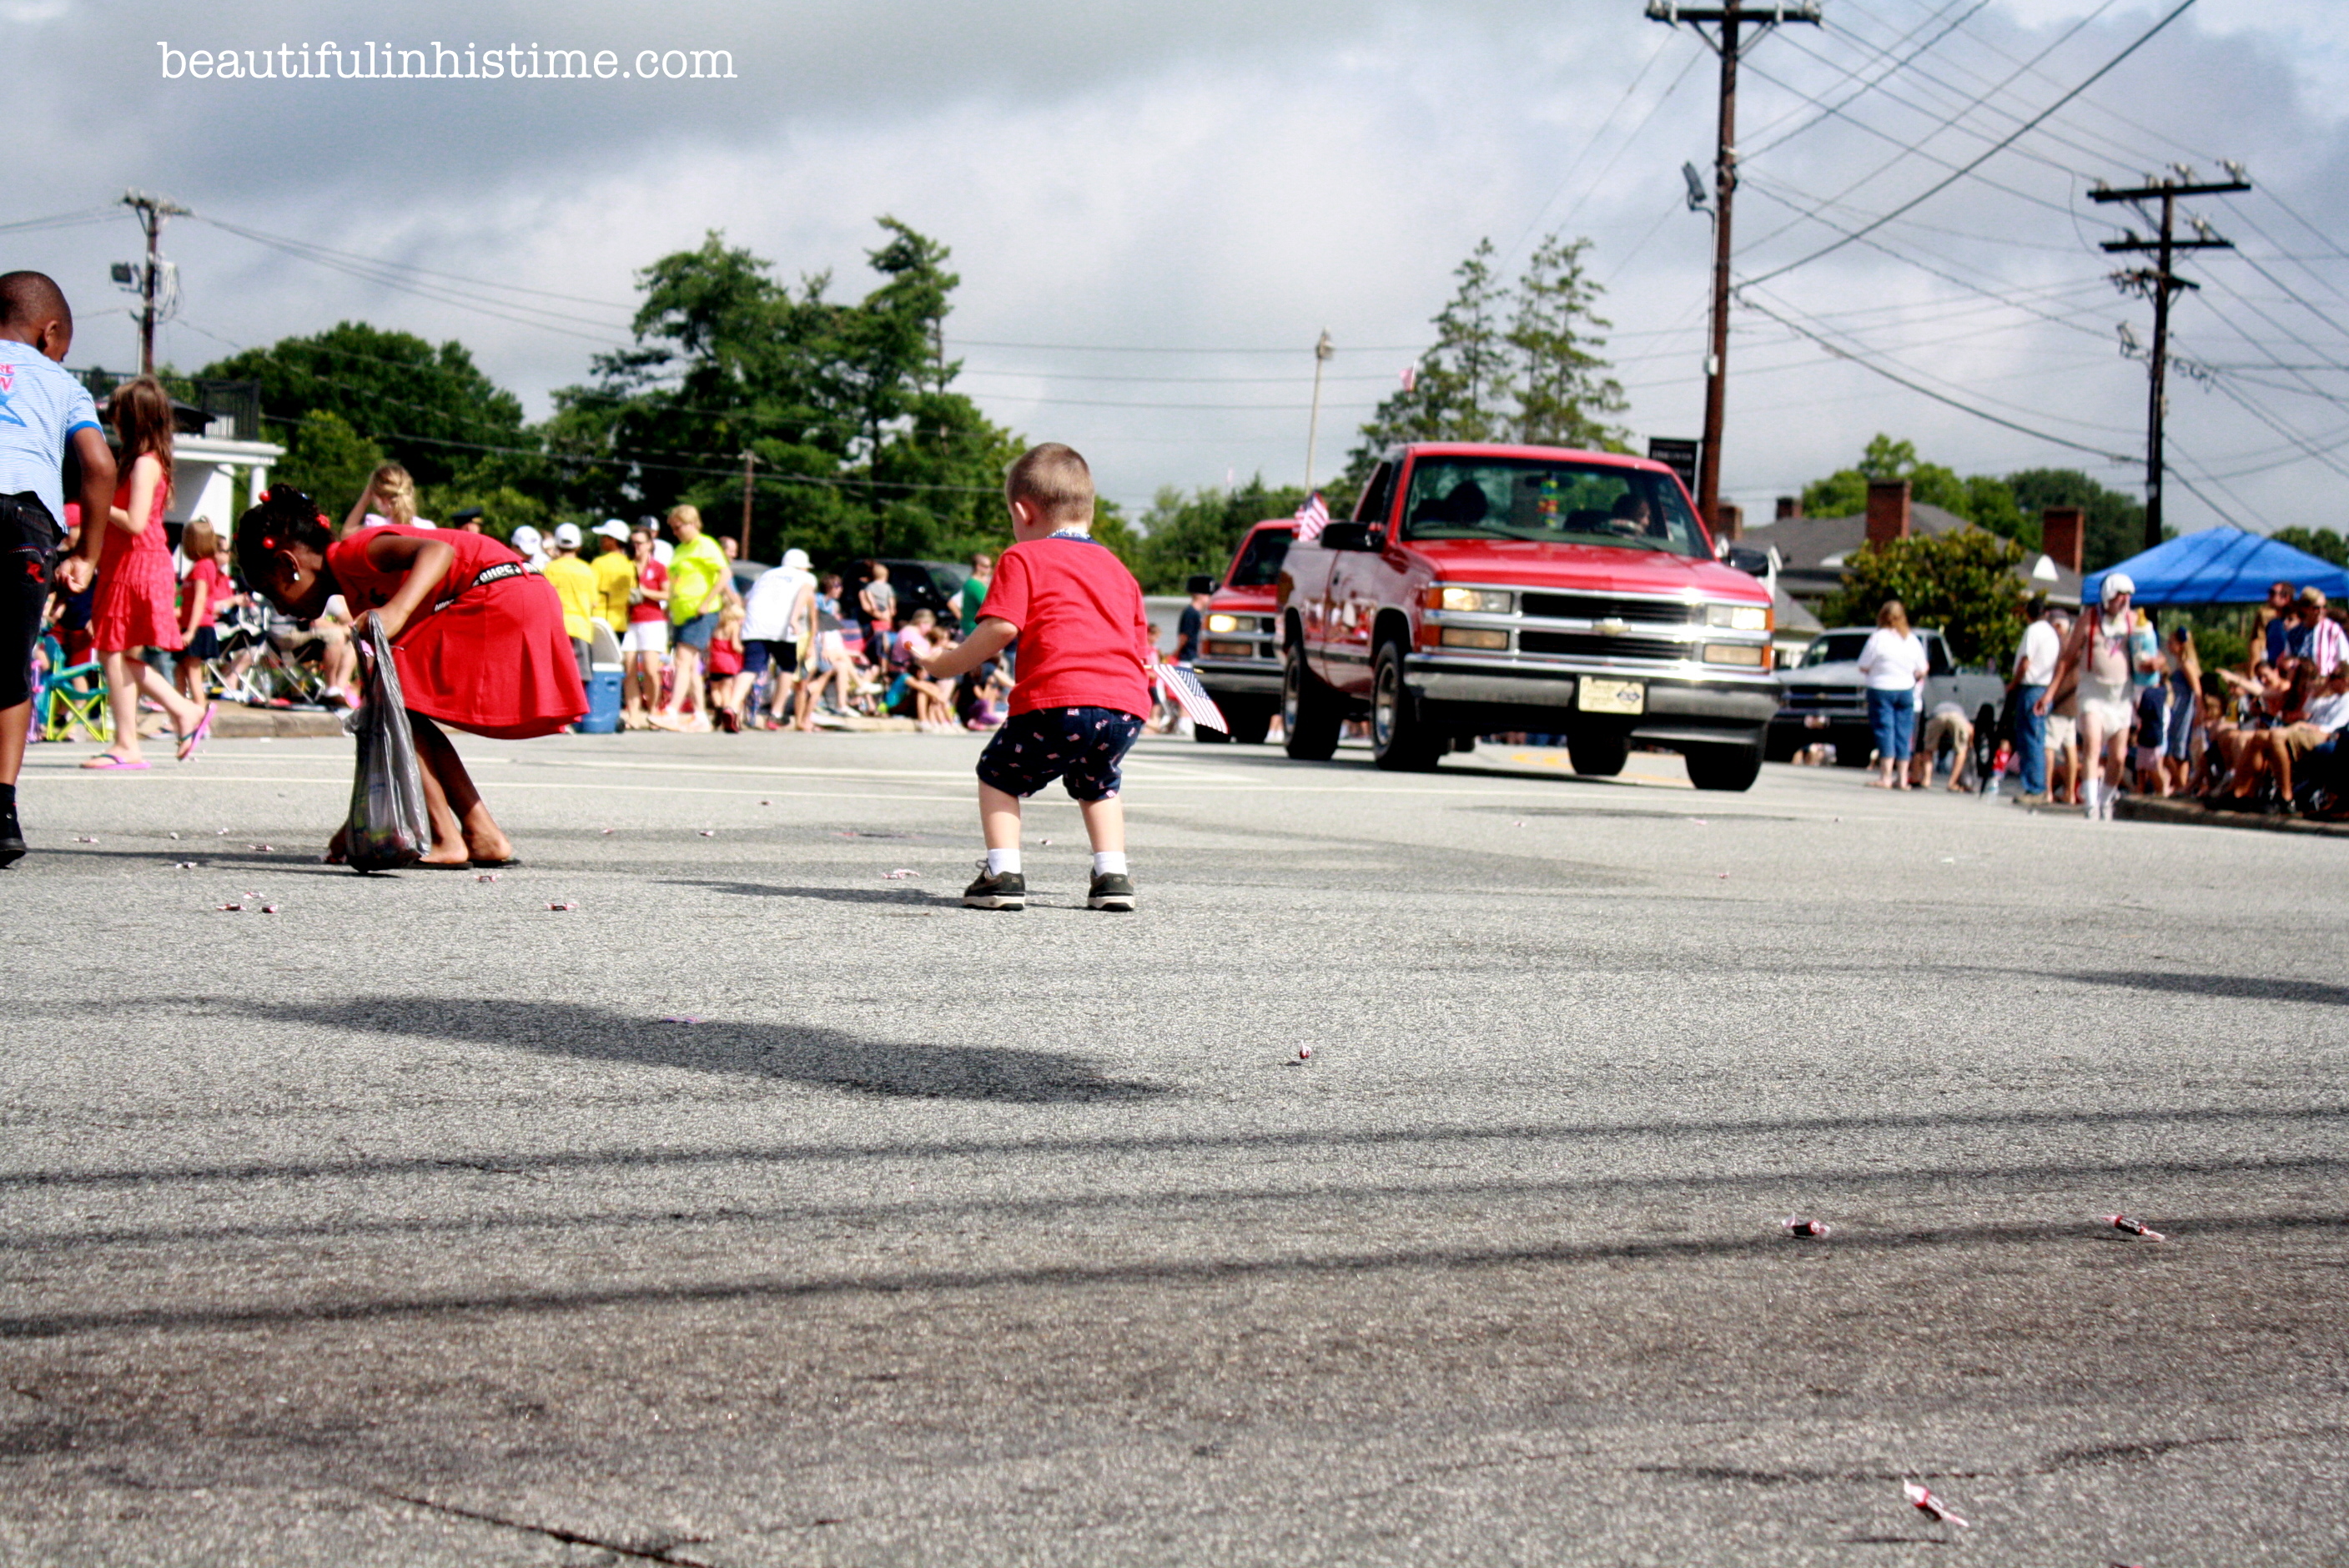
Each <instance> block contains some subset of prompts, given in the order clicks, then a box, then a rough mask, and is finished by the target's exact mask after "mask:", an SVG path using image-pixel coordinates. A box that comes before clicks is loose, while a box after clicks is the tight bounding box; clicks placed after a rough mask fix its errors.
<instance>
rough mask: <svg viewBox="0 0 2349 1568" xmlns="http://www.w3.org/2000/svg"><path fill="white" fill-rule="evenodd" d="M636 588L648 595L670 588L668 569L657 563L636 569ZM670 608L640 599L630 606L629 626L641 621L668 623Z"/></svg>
mask: <svg viewBox="0 0 2349 1568" xmlns="http://www.w3.org/2000/svg"><path fill="white" fill-rule="evenodd" d="M636 586H638V587H640V588H642V589H643V590H644V591H645V592H646V593H659V592H661V591H662V590H663V589H665V588H667V586H668V568H667V567H666V566H663V565H662V564H661V563H660V562H657V561H647V562H645V563H644V564H643V565H642V566H639V567H637V568H636ZM667 619H668V608H667V605H665V604H662V603H660V602H659V601H657V600H654V599H639V600H637V601H636V603H633V604H631V605H629V606H628V624H630V625H632V626H633V625H635V624H636V623H637V622H639V621H666V620H667Z"/></svg>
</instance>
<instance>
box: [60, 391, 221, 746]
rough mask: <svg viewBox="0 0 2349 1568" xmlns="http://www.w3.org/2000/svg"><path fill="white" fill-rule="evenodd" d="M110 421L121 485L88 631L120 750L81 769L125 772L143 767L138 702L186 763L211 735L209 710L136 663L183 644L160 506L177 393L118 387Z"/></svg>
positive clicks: (167, 483) (167, 480)
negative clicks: (145, 704) (161, 722)
mask: <svg viewBox="0 0 2349 1568" xmlns="http://www.w3.org/2000/svg"><path fill="white" fill-rule="evenodd" d="M109 416H110V417H111V418H112V419H113V421H114V428H115V432H116V434H118V435H119V436H120V437H121V438H122V456H121V459H120V465H121V474H122V478H121V480H120V482H119V484H117V485H116V486H115V490H114V505H113V508H112V509H111V511H110V514H109V518H108V521H107V523H106V538H105V542H104V546H103V549H102V551H101V552H100V554H99V556H98V592H97V593H96V595H95V596H94V597H93V598H92V599H91V601H90V616H89V632H90V643H91V645H92V646H93V647H95V648H96V649H97V650H98V663H99V664H100V665H102V666H104V668H105V671H106V699H107V706H108V707H109V708H110V709H112V711H113V714H114V744H113V745H111V746H109V747H108V748H106V749H105V750H104V751H101V752H99V753H98V755H97V756H96V757H93V758H90V759H89V760H88V761H87V762H85V763H83V764H82V766H83V767H84V768H93V769H118V770H125V771H127V770H129V769H143V768H145V767H146V766H147V759H146V758H143V757H141V756H140V753H139V699H140V696H142V695H143V696H147V697H148V698H150V699H151V700H152V701H153V702H154V703H155V705H156V706H157V707H160V708H161V709H162V710H163V711H164V712H165V713H166V714H169V715H170V716H171V730H172V733H173V734H175V735H177V736H178V737H179V738H180V760H181V761H182V762H185V761H186V760H187V759H188V758H191V757H192V756H194V755H195V752H196V748H198V747H199V746H202V744H203V743H204V738H205V737H206V736H208V735H210V734H211V733H212V705H211V704H209V703H205V704H202V705H199V704H197V703H193V702H191V701H189V700H188V699H187V698H186V697H184V696H181V695H180V694H179V693H178V692H176V691H174V690H173V689H172V688H171V684H170V683H169V682H167V681H166V680H164V679H163V677H162V676H159V675H157V674H156V673H155V672H154V671H153V670H152V669H150V668H149V667H148V665H147V661H146V660H144V659H142V658H140V656H139V655H140V651H141V650H143V649H147V648H161V649H164V650H165V651H166V652H171V653H176V652H178V651H179V650H180V648H181V645H182V638H181V634H180V614H179V605H178V603H177V599H178V588H179V584H178V583H177V582H175V581H174V580H173V576H172V572H171V542H170V541H169V540H167V539H166V538H165V537H164V534H163V508H164V507H165V505H166V504H168V503H169V502H170V500H171V394H170V393H168V392H166V391H164V390H163V384H162V383H161V382H160V381H158V380H156V379H155V378H154V377H152V376H141V377H137V378H136V379H134V380H130V381H126V382H124V383H123V384H122V385H121V386H119V387H116V388H115V389H114V396H113V397H112V399H111V401H110V403H109Z"/></svg>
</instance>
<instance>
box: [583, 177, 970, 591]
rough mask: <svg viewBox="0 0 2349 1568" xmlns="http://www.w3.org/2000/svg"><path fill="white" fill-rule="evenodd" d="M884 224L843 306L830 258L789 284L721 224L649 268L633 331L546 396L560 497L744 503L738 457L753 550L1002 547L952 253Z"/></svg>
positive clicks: (835, 554)
mask: <svg viewBox="0 0 2349 1568" xmlns="http://www.w3.org/2000/svg"><path fill="white" fill-rule="evenodd" d="M880 222H881V225H882V228H883V230H884V232H885V241H884V242H883V243H882V244H881V245H880V246H879V247H877V248H876V249H874V250H873V251H870V252H868V253H866V260H867V262H868V263H870V264H871V266H872V268H873V270H874V272H875V273H879V274H880V276H881V278H882V280H883V281H882V282H881V284H879V285H878V286H877V287H875V288H874V291H873V292H872V293H871V294H867V295H866V296H865V297H864V299H863V300H862V301H859V302H857V303H855V304H847V303H843V302H839V301H835V300H833V299H832V298H830V297H829V294H830V290H831V286H832V279H831V276H830V274H829V273H816V274H814V275H812V276H805V277H802V278H801V279H800V280H799V281H798V283H797V284H796V285H793V284H785V283H783V282H781V281H780V280H779V279H777V278H776V277H775V276H774V275H773V273H772V270H771V263H768V262H766V261H764V260H762V259H761V258H760V257H758V256H755V255H753V254H751V253H750V252H749V251H747V250H743V249H741V248H740V247H733V246H729V245H728V244H727V243H726V242H725V239H724V236H723V235H721V234H719V233H717V232H710V233H709V234H708V235H706V236H705V237H704V239H703V242H702V243H701V244H700V245H699V246H698V248H696V249H694V250H691V251H680V252H677V253H673V254H670V255H667V256H664V257H662V258H660V259H659V260H658V261H656V262H655V263H653V264H652V265H651V266H649V267H647V268H646V269H645V271H644V272H643V273H641V274H639V279H640V284H641V286H642V287H643V289H644V291H645V299H644V304H643V305H642V307H641V308H640V309H639V310H638V312H637V314H636V324H635V329H636V338H637V342H636V346H633V347H631V348H628V349H626V350H623V351H621V352H619V353H616V354H609V355H604V356H599V357H598V358H597V359H596V360H595V372H596V379H595V381H594V382H592V383H590V384H588V385H586V386H582V387H566V388H564V389H563V390H562V391H561V392H559V393H558V394H557V395H556V404H557V412H556V416H555V418H554V420H552V421H550V424H549V428H548V449H549V456H550V459H551V460H552V462H553V463H554V466H555V467H556V469H558V470H559V471H560V472H561V473H562V474H563V475H564V485H565V487H566V490H565V494H566V496H567V497H568V498H570V499H573V500H577V501H580V502H583V503H589V504H593V505H595V506H610V507H612V508H613V509H614V510H618V509H619V508H620V506H621V504H622V503H623V502H626V503H628V504H630V505H632V506H634V507H635V508H636V509H638V510H648V511H665V510H667V508H668V507H670V506H672V505H675V504H678V502H683V501H689V502H691V503H693V504H695V505H697V506H699V507H701V508H702V509H703V510H704V511H706V512H710V513H712V515H720V513H719V511H718V509H721V508H722V509H725V510H724V512H723V513H722V514H723V515H729V516H736V515H739V513H736V512H734V511H733V510H732V509H733V508H735V507H738V506H739V505H740V495H741V483H742V466H741V465H742V458H743V454H745V453H748V454H750V456H751V457H753V458H754V459H756V468H755V470H754V481H753V486H752V490H753V521H752V527H751V540H750V548H751V552H752V553H753V554H754V555H758V554H765V553H766V552H771V551H775V550H779V549H780V548H781V547H782V546H783V545H785V544H797V545H800V546H802V547H803V548H805V549H806V550H808V551H809V552H810V553H812V554H813V555H815V556H817V557H818V558H819V559H821V560H823V561H826V562H843V561H846V560H849V559H853V558H854V557H855V556H859V555H868V554H878V555H900V554H913V555H925V554H945V553H959V552H961V551H962V550H963V549H965V548H968V547H969V546H970V545H971V544H973V543H977V542H999V541H1000V538H1001V535H1002V532H1003V527H1002V524H1001V521H1000V520H999V512H1000V511H1001V502H1000V500H999V496H1000V490H999V486H1000V484H1001V480H1002V469H1003V467H1004V465H1005V464H1006V463H1008V462H1009V460H1010V458H1011V457H1012V456H1013V455H1015V453H1016V446H1015V444H1014V441H1013V438H1012V436H1011V434H1010V432H1009V431H1007V430H1004V429H1002V428H999V427H997V426H995V425H993V424H992V423H990V422H989V421H988V419H987V418H985V417H984V416H983V415H982V414H981V413H980V412H979V410H978V406H977V405H976V404H974V403H972V402H971V401H970V399H968V397H963V396H962V395H961V394H959V393H957V392H955V391H954V390H953V389H952V384H953V382H954V380H955V378H956V377H957V374H958V373H959V371H960V369H961V366H960V365H959V364H957V363H956V362H952V361H948V360H947V359H946V358H945V356H944V353H943V342H944V331H943V327H944V322H945V319H946V316H947V311H948V309H949V302H950V297H951V295H952V294H953V291H954V289H955V287H956V285H957V282H958V281H959V280H957V277H956V276H955V274H953V273H949V272H947V271H946V270H945V266H944V263H945V262H946V261H947V256H948V254H949V253H948V251H947V248H946V247H945V246H944V245H941V244H938V243H937V242H935V241H932V240H930V239H928V238H927V237H926V236H924V235H922V234H920V233H918V232H916V231H914V230H913V229H911V228H910V227H908V226H907V225H905V224H904V223H901V222H897V221H896V220H895V219H892V218H886V217H885V218H883V219H882V220H880ZM767 558H769V559H771V558H772V557H771V555H768V557H767Z"/></svg>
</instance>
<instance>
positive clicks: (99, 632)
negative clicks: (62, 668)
mask: <svg viewBox="0 0 2349 1568" xmlns="http://www.w3.org/2000/svg"><path fill="white" fill-rule="evenodd" d="M170 500H171V486H170V485H169V484H168V483H166V484H158V485H157V486H156V487H155V504H154V507H153V509H152V510H151V511H149V512H148V514H147V526H146V527H145V528H144V529H142V530H141V531H139V532H138V533H136V534H130V533H125V532H124V531H122V530H120V529H119V528H117V527H115V526H114V525H113V524H112V523H110V522H109V523H108V524H107V525H106V542H105V544H104V545H103V546H102V547H101V553H100V554H99V556H98V589H97V592H96V593H94V594H93V595H92V596H91V599H90V608H89V635H90V645H91V646H92V647H94V648H96V649H98V652H100V653H102V654H115V653H122V652H125V651H127V650H129V649H134V648H162V649H164V650H166V651H168V652H172V653H176V652H178V651H179V648H180V646H181V641H182V639H181V636H180V611H179V590H180V584H179V582H178V580H177V579H176V578H175V577H174V576H173V574H172V572H171V542H170V541H168V540H166V539H165V538H164V537H163V508H164V505H165V504H166V503H167V502H169V501H170ZM114 504H115V505H117V506H119V507H121V508H123V509H124V510H125V511H128V510H129V506H130V480H129V465H128V464H126V465H124V477H123V480H122V482H121V483H120V484H119V485H117V486H116V487H115V490H114Z"/></svg>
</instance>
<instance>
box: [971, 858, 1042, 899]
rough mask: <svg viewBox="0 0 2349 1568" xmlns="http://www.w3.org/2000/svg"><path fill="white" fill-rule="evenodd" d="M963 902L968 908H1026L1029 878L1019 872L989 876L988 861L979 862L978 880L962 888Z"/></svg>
mask: <svg viewBox="0 0 2349 1568" xmlns="http://www.w3.org/2000/svg"><path fill="white" fill-rule="evenodd" d="M962 902H963V905H964V907H965V908H968V909H1026V908H1027V907H1028V879H1027V878H1026V877H1023V876H1021V875H1020V874H1019V872H1004V873H1003V874H1002V875H1000V876H989V875H988V871H987V862H986V861H979V862H978V881H976V882H972V883H971V884H970V885H969V886H968V887H967V888H965V889H963V890H962Z"/></svg>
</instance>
